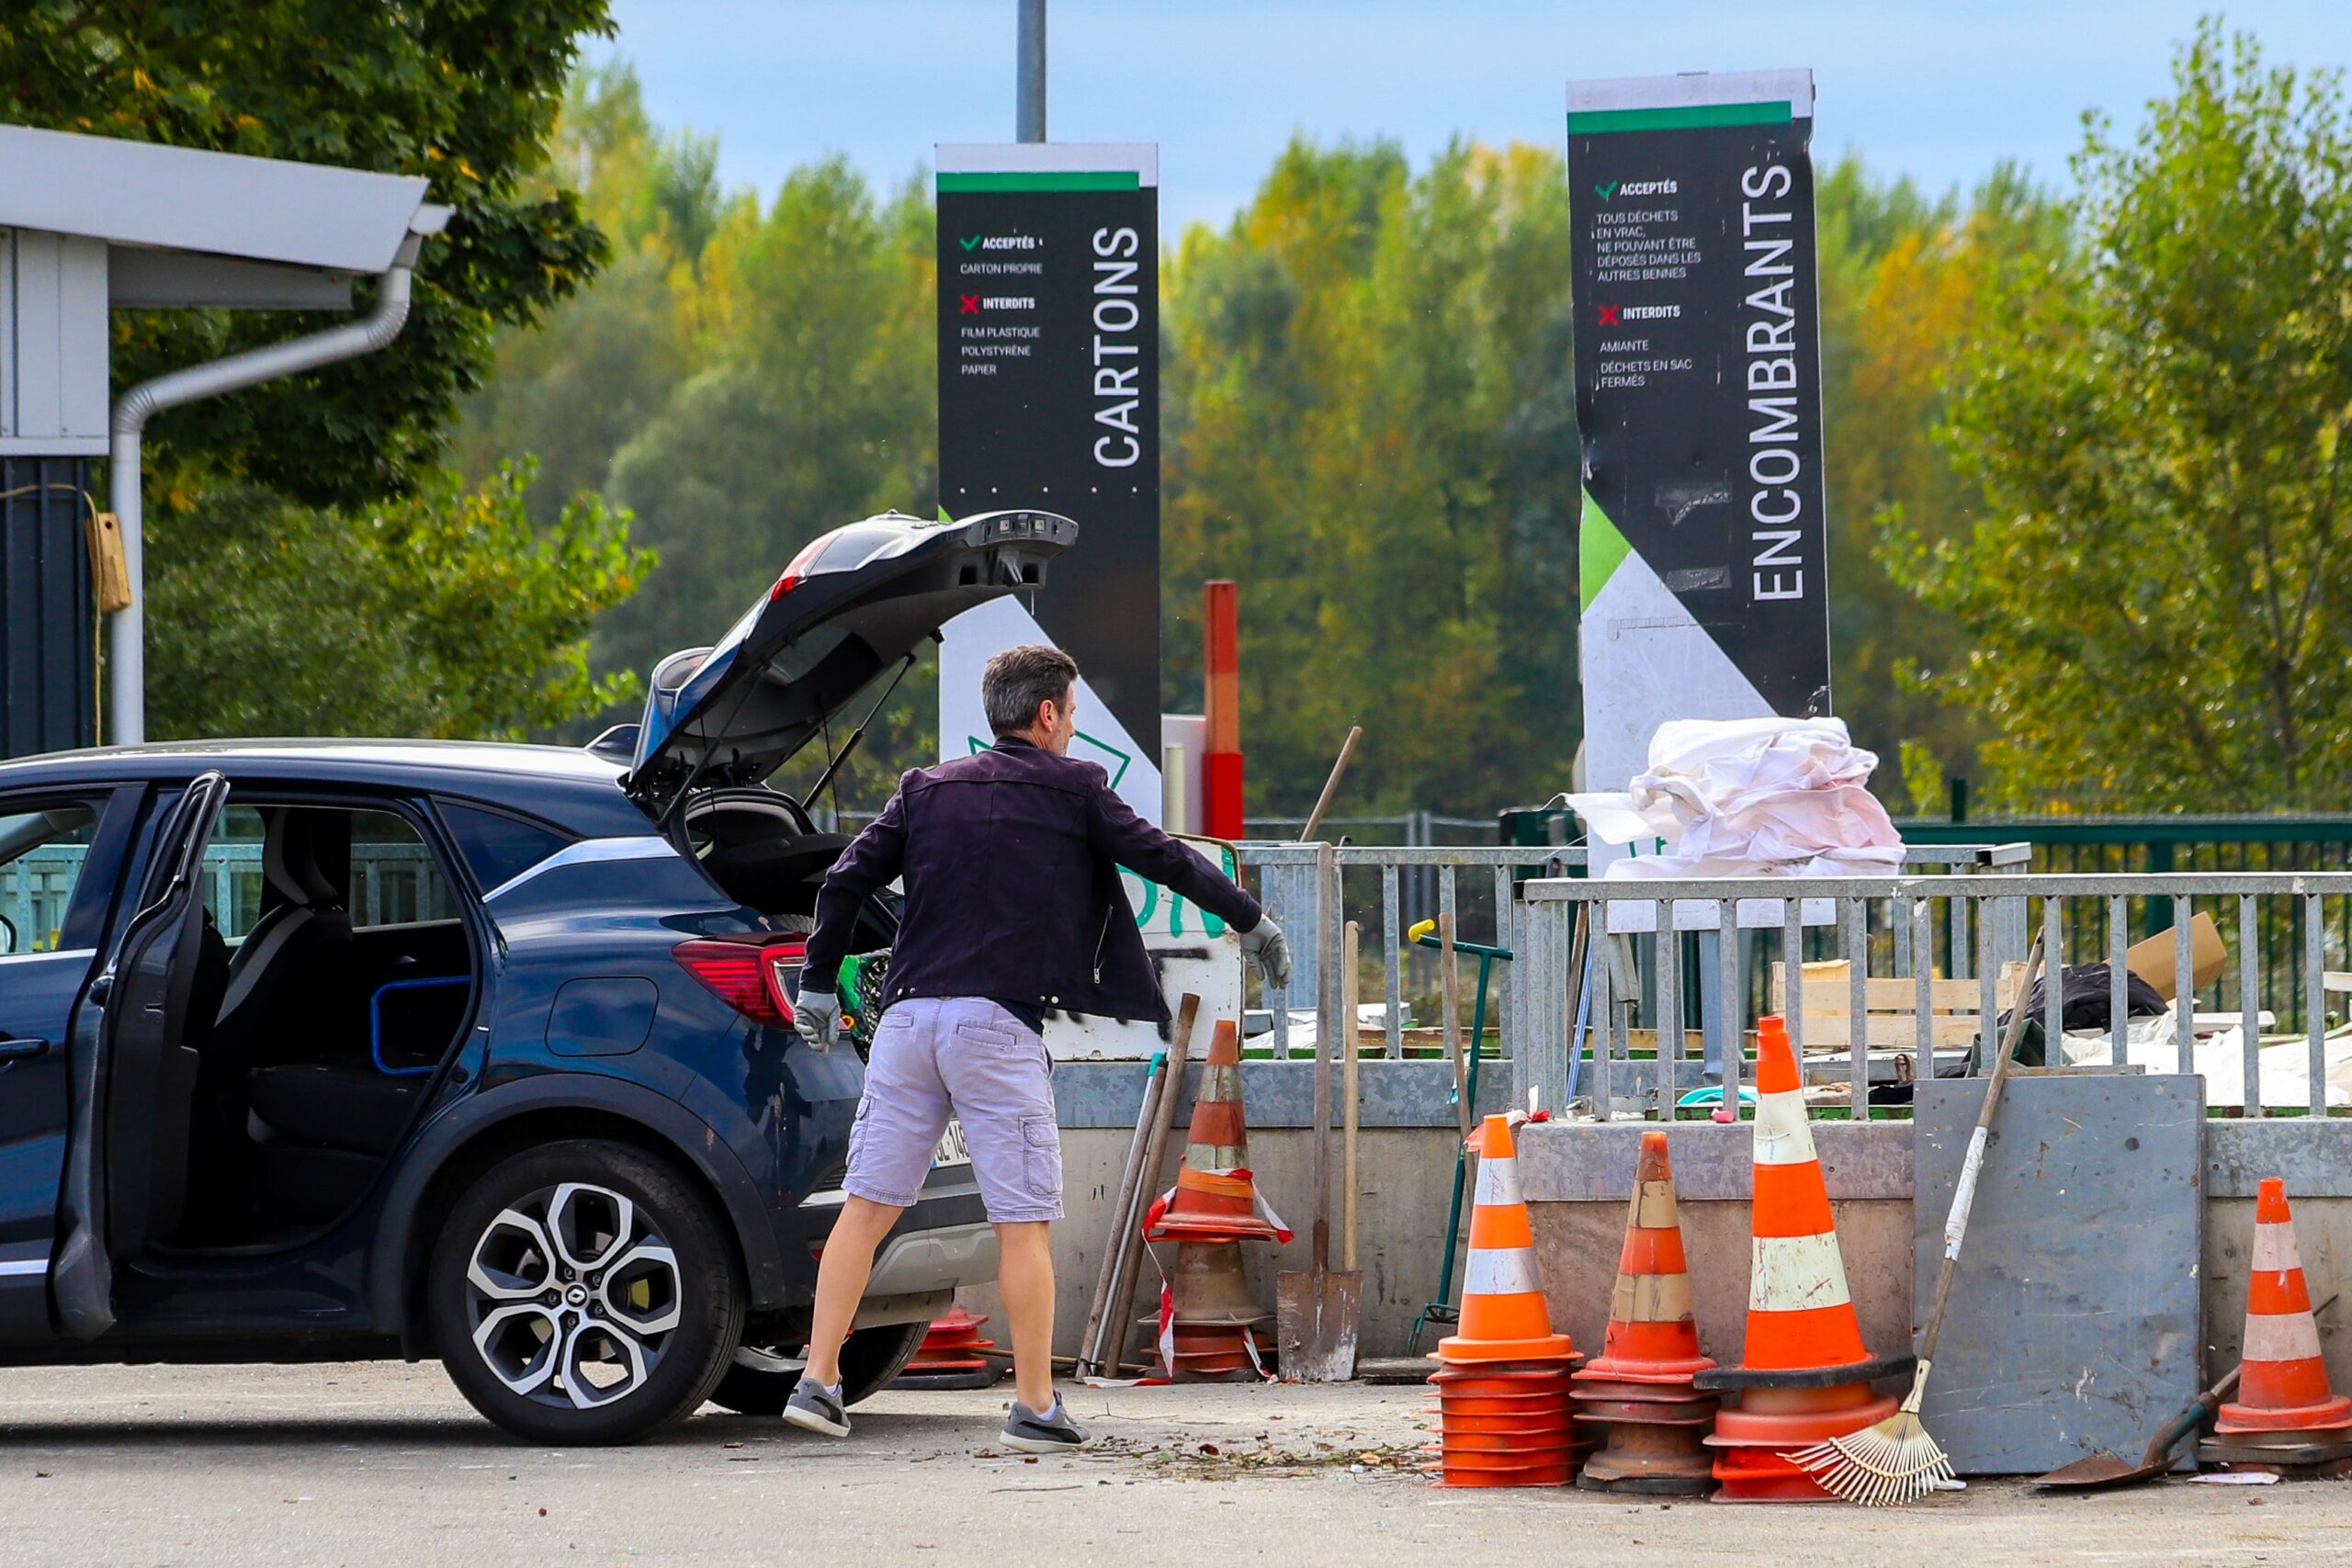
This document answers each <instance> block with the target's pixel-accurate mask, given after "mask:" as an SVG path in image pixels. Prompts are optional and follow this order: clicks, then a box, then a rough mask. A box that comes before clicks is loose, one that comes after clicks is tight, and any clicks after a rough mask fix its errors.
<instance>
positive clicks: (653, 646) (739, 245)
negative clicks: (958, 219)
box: [597, 159, 937, 669]
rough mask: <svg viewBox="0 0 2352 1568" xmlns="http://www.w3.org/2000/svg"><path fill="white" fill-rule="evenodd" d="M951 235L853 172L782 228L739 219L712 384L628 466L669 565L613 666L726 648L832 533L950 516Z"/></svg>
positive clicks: (714, 268)
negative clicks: (880, 522) (942, 385)
mask: <svg viewBox="0 0 2352 1568" xmlns="http://www.w3.org/2000/svg"><path fill="white" fill-rule="evenodd" d="M932 233H933V231H932V215H931V208H930V205H929V203H928V202H927V201H926V200H925V199H924V197H923V194H922V189H921V188H920V187H919V186H914V185H911V184H910V185H909V186H907V187H906V188H905V189H904V190H902V191H901V192H900V193H899V195H898V196H897V197H894V198H891V199H890V200H888V201H877V200H876V197H875V195H874V193H873V191H872V190H871V189H870V187H868V186H867V185H866V183H865V180H864V179H863V178H861V177H860V176H859V175H857V174H856V173H855V172H854V171H853V170H852V169H851V168H850V167H849V165H848V164H846V163H845V162H843V161H842V160H839V159H834V160H830V161H828V162H826V163H823V164H815V165H811V166H809V167H807V168H803V169H800V170H797V171H796V172H795V173H794V174H793V175H792V176H791V177H790V178H788V179H787V180H786V182H785V185H784V188H783V190H782V192H781V193H780V194H779V195H778V196H777V197H776V200H775V205H774V206H773V207H772V208H770V209H768V210H767V211H765V212H761V211H759V210H757V209H755V208H752V207H751V206H749V205H746V204H738V205H734V206H731V207H729V209H728V210H727V211H726V214H725V216H724V217H723V218H722V219H721V220H720V221H719V223H718V228H717V230H716V231H715V232H714V233H713V235H712V237H711V238H710V240H709V243H708V244H707V246H706V248H705V250H704V253H703V255H702V260H701V267H700V280H699V286H698V288H697V298H696V300H695V307H694V310H695V320H694V335H693V340H692V341H693V353H692V361H693V364H694V367H695V369H694V371H693V374H692V375H690V376H688V377H686V378H684V379H683V380H681V381H680V382H679V383H678V385H677V386H676V387H675V388H674V389H673V391H672V392H671V394H670V396H669V397H668V399H667V400H665V401H664V402H663V404H662V407H661V410H660V412H657V413H656V414H655V415H654V416H653V417H652V419H650V421H649V422H648V423H646V424H645V426H644V427H643V428H642V429H641V430H639V431H638V432H637V433H636V434H635V435H634V436H632V437H631V439H630V440H629V442H628V445H627V446H623V447H622V448H621V449H620V451H619V452H618V453H617V454H616V456H615V457H614V459H613V468H612V474H613V477H612V488H613V490H614V491H615V493H616V494H617V495H618V496H620V497H621V498H622V499H624V500H626V501H627V502H628V504H629V505H630V507H631V508H632V510H633V511H634V512H635V513H636V515H637V517H638V519H639V531H640V536H641V537H643V538H644V539H646V540H647V541H648V542H650V544H652V545H653V546H655V547H657V548H658V549H660V550H661V552H662V570H661V571H660V572H658V573H657V574H655V576H654V577H653V578H652V579H651V580H650V581H649V582H648V583H647V584H646V587H645V590H644V592H641V593H639V594H638V595H637V596H636V597H635V598H633V599H632V600H631V601H630V602H629V603H628V604H627V605H626V606H624V607H622V608H621V609H619V610H617V611H616V612H615V613H614V614H613V615H610V616H607V617H606V618H605V621H604V622H603V623H601V624H600V626H598V629H597V653H598V657H599V659H600V660H602V661H604V662H605V664H606V665H608V666H616V667H619V668H623V669H645V668H648V667H650V665H651V663H652V662H653V661H654V660H657V659H659V658H660V657H661V656H662V654H664V653H667V652H669V651H670V650H671V649H676V648H680V647H684V646H689V645H692V644H695V643H706V642H708V641H710V640H711V639H712V638H714V637H717V636H718V634H719V633H720V632H721V631H723V630H724V629H725V628H726V627H727V626H729V624H731V623H732V622H733V620H734V619H735V617H736V616H737V615H739V614H741V611H742V609H743V607H744V606H745V605H747V604H750V603H751V602H752V599H753V598H754V597H755V596H757V595H758V594H759V593H760V592H762V591H763V590H764V589H766V588H767V587H768V586H770V585H771V584H773V583H774V582H775V578H776V574H777V573H778V572H780V571H782V570H784V566H785V563H786V561H788V560H790V559H791V558H792V556H793V553H794V552H795V551H796V550H797V549H798V548H799V547H800V546H801V545H802V544H804V543H806V542H807V541H808V540H809V539H811V538H813V537H815V536H817V535H819V534H821V533H824V532H825V531H827V530H828V529H831V528H836V527H839V526H840V525H842V524H844V523H851V522H854V521H856V520H857V519H858V518H860V517H863V516H865V515H867V514H869V513H875V512H878V511H882V510H885V509H887V508H889V507H892V506H896V507H898V508H899V509H900V510H902V511H907V512H913V513H918V514H927V513H929V512H930V511H931V510H932V508H933V496H934V495H935V494H936V491H937V479H936V477H935V474H934V459H933V451H934V446H935V441H934V436H933V398H934V391H933V378H932V364H933V357H932V355H933V349H932V326H933V314H932V312H933V294H932V276H933V265H934V264H933V254H932Z"/></svg>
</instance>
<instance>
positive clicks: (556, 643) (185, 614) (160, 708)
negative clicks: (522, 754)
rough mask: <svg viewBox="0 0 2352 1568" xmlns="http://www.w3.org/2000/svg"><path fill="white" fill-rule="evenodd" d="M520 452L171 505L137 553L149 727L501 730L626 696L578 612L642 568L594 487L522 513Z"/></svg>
mask: <svg viewBox="0 0 2352 1568" xmlns="http://www.w3.org/2000/svg"><path fill="white" fill-rule="evenodd" d="M529 480H530V472H529V469H528V468H527V467H526V468H521V469H516V468H503V469H501V470H500V471H499V472H498V473H497V474H495V475H493V476H492V477H491V479H489V480H487V481H486V482H485V483H483V484H481V485H480V486H476V487H471V488H468V487H463V486H460V485H459V484H458V481H457V480H456V479H454V478H452V477H449V476H447V475H446V474H444V475H435V476H433V477H430V478H428V479H426V481H425V482H424V485H423V486H422V487H421V488H420V489H419V490H418V491H416V492H415V493H414V494H413V495H410V496H407V497H404V498H402V499H401V500H399V501H394V502H385V503H382V504H379V505H377V506H373V507H364V508H352V509H347V510H342V511H325V512H322V511H318V510H315V509H312V508H310V507H306V506H303V505H300V503H297V502H290V501H288V500H287V499H286V498H285V497H283V496H281V495H278V494H277V493H275V492H273V491H268V490H266V489H263V488H261V487H259V486H254V485H230V486H223V487H220V488H216V489H211V490H208V491H203V492H201V494H200V495H198V496H195V497H187V498H180V499H179V500H178V501H177V502H173V501H172V500H171V498H166V504H175V505H176V506H177V507H178V508H179V509H180V510H179V513H178V515H176V516H175V518H174V525H173V526H171V527H170V528H168V529H165V530H163V531H161V532H160V533H159V535H158V536H157V539H156V542H155V546H154V547H153V550H152V551H151V552H150V554H149V557H148V592H149V605H150V611H151V614H150V617H149V623H148V624H149V626H150V628H151V631H150V637H151V648H150V657H149V662H148V682H149V690H150V694H151V704H152V706H153V709H154V711H155V713H156V715H157V724H156V727H155V728H156V734H157V737H158V738H159V739H168V738H174V737H183V736H205V735H417V736H425V737H436V738H440V737H450V738H467V739H496V738H501V737H503V738H510V739H511V738H516V737H520V736H521V735H523V734H525V733H526V732H527V731H530V730H535V729H544V728H548V727H549V726H552V725H555V724H558V723H560V722H561V721H563V720H564V719H567V718H570V717H571V716H574V715H576V714H579V713H582V712H583V711H594V709H596V708H598V707H602V706H605V705H609V704H612V703H615V702H619V701H622V700H625V699H626V698H627V697H628V695H629V694H631V692H632V691H633V689H634V677H631V676H627V675H624V676H619V677H605V678H604V679H601V680H600V679H597V678H595V677H594V676H592V675H591V674H590V672H589V668H588V642H587V637H588V628H589V626H590V624H591V622H592V621H593V620H594V617H595V616H596V615H597V614H598V613H599V612H600V611H603V610H605V609H606V608H608V607H610V606H611V605H613V604H616V603H618V602H619V601H620V600H621V599H623V598H625V597H626V596H627V595H628V592H629V591H630V590H631V588H632V587H633V586H634V585H635V583H636V581H638V580H639V578H641V577H643V576H644V574H645V573H646V571H647V570H650V568H651V566H652V564H653V560H652V557H651V556H650V554H648V553H647V552H645V551H642V550H637V549H632V548H630V547H629V546H628V530H627V528H626V526H625V525H624V523H623V521H622V520H621V519H620V518H618V517H616V516H615V515H614V514H612V513H609V512H607V511H606V510H605V507H604V505H603V504H602V503H601V502H598V501H597V500H596V499H595V497H594V496H593V495H589V496H582V498H580V499H578V500H576V501H574V502H571V504H570V505H568V506H566V507H565V508H564V509H563V511H562V513H561V514H560V516H559V517H558V518H557V519H556V521H555V523H554V524H553V525H552V526H549V527H547V528H544V529H542V528H537V527H535V526H534V525H532V523H531V521H530V519H529V518H528V516H527V515H526V513H525V510H524V503H523V495H524V491H525V489H526V486H527V485H528V483H529Z"/></svg>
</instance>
